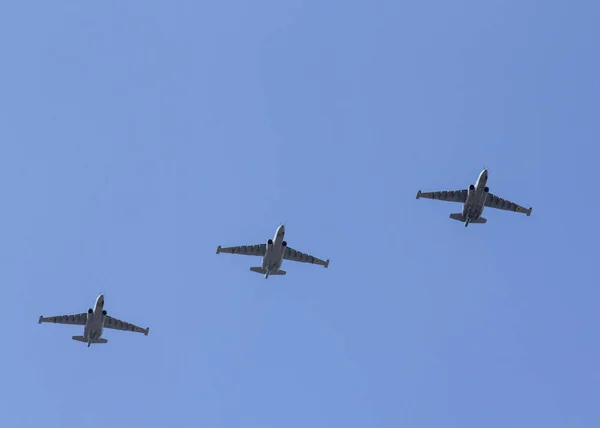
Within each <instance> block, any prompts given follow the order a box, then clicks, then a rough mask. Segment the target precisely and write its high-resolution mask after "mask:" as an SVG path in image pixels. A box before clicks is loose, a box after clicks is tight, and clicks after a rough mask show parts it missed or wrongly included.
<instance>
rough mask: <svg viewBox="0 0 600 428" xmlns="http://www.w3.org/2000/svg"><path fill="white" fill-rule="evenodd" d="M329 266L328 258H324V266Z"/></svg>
mask: <svg viewBox="0 0 600 428" xmlns="http://www.w3.org/2000/svg"><path fill="white" fill-rule="evenodd" d="M328 267H329V259H327V260H325V268H328Z"/></svg>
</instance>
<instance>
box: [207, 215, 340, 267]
mask: <svg viewBox="0 0 600 428" xmlns="http://www.w3.org/2000/svg"><path fill="white" fill-rule="evenodd" d="M284 235H285V227H284V225H283V224H282V225H280V226H279V227H278V228H277V231H276V232H275V236H273V239H268V240H267V243H266V244H256V245H241V246H237V247H225V248H221V246H220V245H219V247H218V248H217V254H219V253H221V252H224V253H229V254H243V255H246V256H260V257H262V266H257V267H251V268H250V270H251V271H252V272H256V273H261V274H263V275H264V276H265V279H266V278H269V275H285V274H286V271H284V270H281V269H280V267H281V264H282V262H283V259H286V260H293V261H295V262H302V263H312V264H316V265H321V266H324V267H329V259H327V260H325V261H323V260H321V259H318V258H316V257H313V256H311V255H308V254H304V253H301V252H300V251H296V250H294V249H293V248H290V247H288V246H287V242H286V241H284V240H283V237H284Z"/></svg>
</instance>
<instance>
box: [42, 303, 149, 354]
mask: <svg viewBox="0 0 600 428" xmlns="http://www.w3.org/2000/svg"><path fill="white" fill-rule="evenodd" d="M43 322H51V323H55V324H71V325H82V326H84V327H83V336H73V340H77V341H78V342H84V343H87V346H88V348H89V347H90V345H91V344H92V343H107V342H108V340H106V339H103V338H102V337H101V336H102V330H103V329H104V328H112V329H115V330H123V331H133V332H135V333H144V335H146V336H148V332H149V331H150V328H140V327H138V326H135V325H133V324H129V323H126V322H124V321H121V320H118V319H116V318H113V317H111V316H109V315H106V310H105V309H104V296H103V295H102V294H101V295H99V296H98V298H97V299H96V305H95V306H94V309H92V308H90V309H88V311H87V313H85V312H84V313H82V314H75V315H59V316H56V317H48V318H44V316H43V315H40V320H39V324H41V323H43Z"/></svg>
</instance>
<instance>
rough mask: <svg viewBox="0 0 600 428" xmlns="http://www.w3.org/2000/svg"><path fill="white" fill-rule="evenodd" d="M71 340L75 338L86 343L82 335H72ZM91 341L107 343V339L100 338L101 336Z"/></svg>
mask: <svg viewBox="0 0 600 428" xmlns="http://www.w3.org/2000/svg"><path fill="white" fill-rule="evenodd" d="M73 340H76V341H78V342H83V343H87V340H86V339H85V337H83V336H73ZM92 343H108V340H106V339H102V338H100V339H92Z"/></svg>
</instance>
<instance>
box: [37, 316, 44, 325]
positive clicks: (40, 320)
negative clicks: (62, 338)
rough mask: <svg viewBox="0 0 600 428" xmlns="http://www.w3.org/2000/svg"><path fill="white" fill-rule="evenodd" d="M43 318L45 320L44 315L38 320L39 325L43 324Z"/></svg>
mask: <svg viewBox="0 0 600 428" xmlns="http://www.w3.org/2000/svg"><path fill="white" fill-rule="evenodd" d="M43 318H44V316H43V315H40V319H39V320H38V324H41V323H42V319H43Z"/></svg>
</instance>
